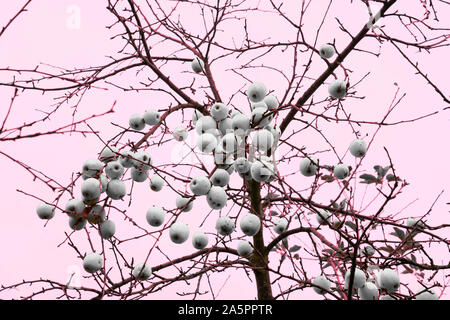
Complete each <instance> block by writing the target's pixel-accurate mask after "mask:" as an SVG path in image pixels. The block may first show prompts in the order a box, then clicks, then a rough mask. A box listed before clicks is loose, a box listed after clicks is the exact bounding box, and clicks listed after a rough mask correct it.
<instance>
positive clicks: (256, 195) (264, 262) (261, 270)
mask: <svg viewBox="0 0 450 320" xmlns="http://www.w3.org/2000/svg"><path fill="white" fill-rule="evenodd" d="M248 188H249V194H250V202H251V206H252V211H253V212H252V213H253V214H256V215H257V216H258V217H260V218H262V217H261V215H262V210H261V185H260V184H259V182H256V181H254V180H253V179H252V180H250V182H249V183H248ZM253 246H254V247H255V251H254V254H253V255H252V257H251V259H250V261H251V262H252V265H253V266H254V269H253V272H254V274H255V279H256V289H257V292H258V300H272V299H273V295H272V286H271V283H270V274H269V270H268V267H267V266H268V264H269V256H268V253H267V252H266V249H265V246H264V237H263V228H261V229H260V230H259V232H258V233H257V234H256V235H255V236H254V237H253Z"/></svg>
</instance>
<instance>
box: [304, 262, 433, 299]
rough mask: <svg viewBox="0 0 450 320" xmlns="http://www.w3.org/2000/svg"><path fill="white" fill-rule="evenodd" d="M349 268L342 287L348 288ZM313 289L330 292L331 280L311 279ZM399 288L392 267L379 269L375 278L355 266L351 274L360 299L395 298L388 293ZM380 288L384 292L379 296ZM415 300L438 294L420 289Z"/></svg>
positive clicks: (431, 297)
mask: <svg viewBox="0 0 450 320" xmlns="http://www.w3.org/2000/svg"><path fill="white" fill-rule="evenodd" d="M350 277H351V270H350V269H349V270H347V272H346V273H345V277H344V279H345V284H344V289H345V290H348V288H349V285H350ZM312 284H313V290H314V291H315V292H316V293H318V294H326V293H327V292H331V282H330V280H328V279H327V278H326V277H325V276H318V277H316V278H314V279H313V281H312ZM399 288H400V278H399V275H398V273H397V272H396V271H395V270H392V269H383V270H380V271H379V272H378V274H377V276H376V278H375V279H367V277H366V274H365V273H364V271H362V270H361V269H359V268H355V272H354V275H353V290H354V291H355V292H356V291H357V292H358V296H359V298H360V299H361V300H396V299H395V298H394V297H392V296H391V295H390V294H391V293H394V292H397V291H398V289H399ZM380 290H382V292H383V293H384V294H383V295H381V296H380ZM415 299H417V300H438V295H437V294H436V293H435V292H434V291H433V290H431V289H428V290H421V291H419V294H417V295H415Z"/></svg>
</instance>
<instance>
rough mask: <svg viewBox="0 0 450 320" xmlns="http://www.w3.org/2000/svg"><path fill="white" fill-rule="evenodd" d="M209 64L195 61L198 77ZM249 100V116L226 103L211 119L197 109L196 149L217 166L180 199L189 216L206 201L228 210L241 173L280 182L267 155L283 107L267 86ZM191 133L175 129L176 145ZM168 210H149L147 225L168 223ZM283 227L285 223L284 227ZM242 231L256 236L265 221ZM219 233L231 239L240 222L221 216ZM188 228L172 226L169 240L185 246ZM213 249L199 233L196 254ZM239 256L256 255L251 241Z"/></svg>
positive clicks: (250, 220)
mask: <svg viewBox="0 0 450 320" xmlns="http://www.w3.org/2000/svg"><path fill="white" fill-rule="evenodd" d="M203 67H204V64H203V63H202V62H201V60H200V59H198V58H196V59H194V60H193V62H192V68H193V70H194V71H195V72H201V70H203ZM247 96H248V98H249V100H250V103H251V109H252V112H251V115H250V116H249V117H248V116H246V115H245V114H244V113H243V112H241V111H239V110H233V111H231V110H230V108H229V107H228V106H227V105H226V104H224V103H221V102H216V103H214V104H213V105H212V106H211V108H210V110H209V115H205V114H203V113H201V112H199V111H198V110H196V111H195V112H194V114H193V117H192V124H193V125H194V127H195V132H196V133H197V135H198V136H197V148H198V150H199V151H200V152H202V153H205V154H210V155H211V156H212V157H213V158H214V163H215V165H216V167H215V168H214V170H213V172H212V173H211V174H210V175H199V176H195V177H193V178H192V179H191V181H190V182H189V189H190V191H191V192H192V194H183V195H179V196H178V197H177V198H176V201H175V203H176V207H177V209H178V210H180V212H189V211H191V210H192V208H193V204H194V200H195V199H196V198H198V197H201V196H205V197H206V200H207V203H208V205H209V206H210V208H211V209H212V210H221V209H223V208H224V207H225V206H226V204H227V201H228V196H227V193H226V191H225V189H224V188H225V187H226V186H227V185H228V183H229V181H230V177H231V175H232V174H233V173H234V172H235V171H236V172H237V173H238V174H239V175H240V176H241V177H242V178H245V179H247V180H248V179H254V180H256V181H259V182H265V181H272V180H273V179H275V177H276V169H275V165H274V163H273V161H272V159H271V158H270V157H269V156H267V153H268V152H269V150H272V149H273V148H274V146H275V145H276V142H277V141H278V138H279V136H280V130H279V129H278V128H277V127H276V126H273V125H271V121H272V119H273V115H274V113H275V111H276V108H277V107H278V101H277V99H276V98H275V97H274V96H271V95H267V88H266V87H265V85H264V84H262V83H259V82H255V83H252V84H251V85H250V86H249V88H248V90H247ZM187 136H188V133H187V131H186V129H185V128H183V127H177V128H175V130H173V137H174V139H175V140H177V141H184V140H186V138H187ZM249 138H251V139H252V142H251V145H252V147H254V148H255V149H256V150H257V152H258V155H257V156H256V157H255V158H251V156H246V154H245V153H246V152H245V145H246V143H247V144H248V139H249ZM164 220H165V214H164V209H163V208H161V207H158V206H153V207H151V208H150V209H149V210H148V211H147V221H148V223H149V224H150V225H151V226H153V227H159V226H161V225H162V224H163V223H164ZM282 224H283V223H280V226H281V225H282ZM240 227H241V230H242V232H243V233H244V234H245V235H247V236H254V235H255V234H256V233H258V232H259V230H260V228H261V221H260V219H259V218H258V217H257V216H256V215H253V214H248V215H246V216H244V217H243V218H242V219H241V222H240ZM216 230H217V233H218V234H219V235H221V236H229V235H231V233H232V232H234V230H235V221H234V220H233V219H231V218H230V217H227V216H222V217H220V218H218V219H217V221H216ZM189 233H190V230H189V226H188V225H187V224H186V223H184V222H182V221H176V222H174V223H172V225H171V226H170V229H169V236H170V239H171V241H172V242H174V243H176V244H180V243H184V242H185V241H186V240H187V239H188V238H189ZM207 244H208V237H207V235H206V234H205V233H203V232H196V233H194V234H193V236H192V245H193V246H194V248H196V249H203V248H205V247H206V246H207ZM237 251H238V253H239V254H240V255H242V256H248V255H250V254H251V253H252V252H253V247H252V245H251V244H250V242H248V241H245V240H242V241H240V242H239V244H238V245H237Z"/></svg>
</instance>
